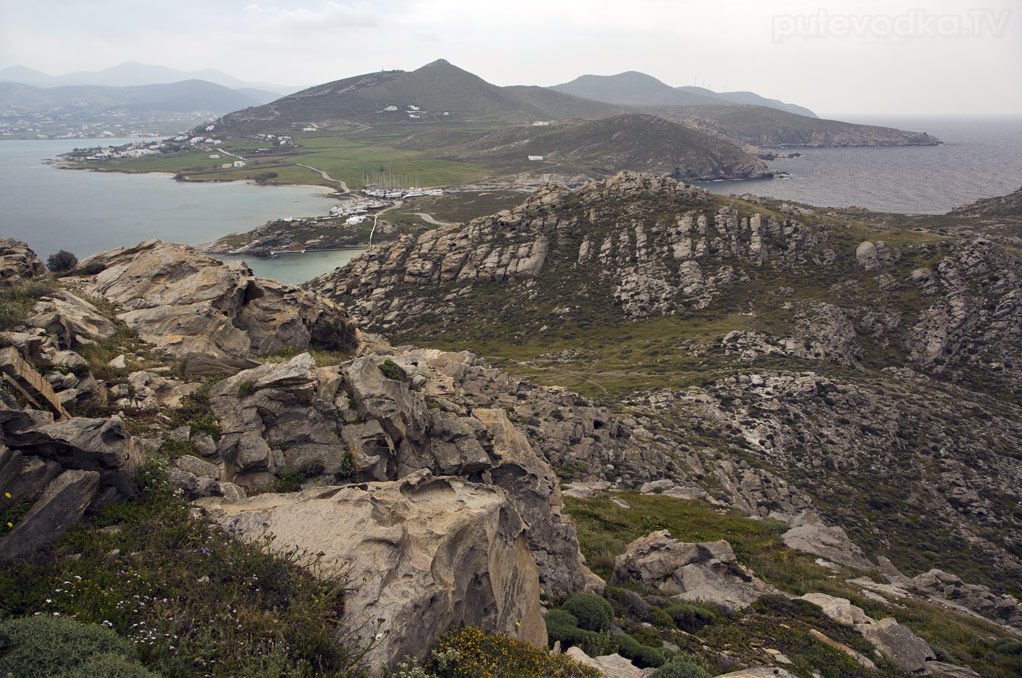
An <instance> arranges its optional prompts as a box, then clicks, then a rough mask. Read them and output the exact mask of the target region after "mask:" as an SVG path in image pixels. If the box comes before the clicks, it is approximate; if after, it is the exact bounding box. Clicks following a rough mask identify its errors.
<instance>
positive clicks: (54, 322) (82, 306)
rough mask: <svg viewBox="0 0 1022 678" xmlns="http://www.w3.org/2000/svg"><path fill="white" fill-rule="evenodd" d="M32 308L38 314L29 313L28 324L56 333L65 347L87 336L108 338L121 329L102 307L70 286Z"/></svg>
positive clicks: (50, 333)
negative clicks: (100, 308)
mask: <svg viewBox="0 0 1022 678" xmlns="http://www.w3.org/2000/svg"><path fill="white" fill-rule="evenodd" d="M32 310H33V311H34V312H35V315H33V316H31V317H29V318H28V319H27V320H26V321H25V324H27V325H28V326H30V327H38V328H40V329H42V330H43V331H45V332H46V333H47V334H49V335H51V336H53V337H55V338H56V340H57V343H58V344H59V345H60V346H61V347H62V348H65V349H68V348H71V347H72V346H74V345H76V344H79V343H81V341H82V340H83V339H81V338H83V337H84V338H85V339H90V340H91V339H104V338H107V337H112V336H113V335H114V334H116V333H117V325H115V324H114V323H113V322H111V321H110V320H108V319H107V318H106V317H105V316H104V315H103V314H102V313H100V312H99V309H98V308H96V307H95V306H93V305H92V304H90V303H89V302H87V301H85V300H84V299H82V298H81V297H78V296H76V295H74V294H72V293H71V292H68V291H67V290H60V291H59V292H57V293H56V294H54V295H53V296H52V297H46V298H44V299H43V300H41V301H40V302H39V303H38V304H36V305H35V306H34V307H33V309H32Z"/></svg>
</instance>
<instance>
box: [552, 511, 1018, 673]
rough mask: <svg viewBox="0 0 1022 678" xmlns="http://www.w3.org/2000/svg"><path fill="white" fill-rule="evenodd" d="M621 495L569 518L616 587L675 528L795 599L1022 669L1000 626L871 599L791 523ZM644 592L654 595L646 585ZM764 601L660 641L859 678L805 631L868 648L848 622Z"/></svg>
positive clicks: (949, 653)
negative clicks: (654, 541) (895, 623)
mask: <svg viewBox="0 0 1022 678" xmlns="http://www.w3.org/2000/svg"><path fill="white" fill-rule="evenodd" d="M614 495H615V496H617V497H618V498H620V499H623V500H624V501H625V502H626V503H627V504H628V505H629V506H630V508H628V509H625V508H623V507H621V506H619V505H618V504H615V503H614V502H612V501H611V499H610V497H608V496H604V497H597V498H593V499H574V498H570V497H569V498H567V499H566V507H567V512H568V514H569V515H571V517H572V520H573V521H574V522H575V524H576V525H577V527H578V537H579V544H580V546H581V548H582V553H583V555H585V556H586V559H587V560H588V561H589V563H590V565H591V566H592V567H593V569H594V571H595V572H596V573H597V574H599V575H600V576H601V577H604V578H605V579H607V580H608V581H609V577H610V575H611V573H612V571H613V558H614V557H615V556H617V555H619V554H621V553H623V552H624V550H625V547H626V546H627V545H628V543H629V542H631V541H632V540H634V539H636V538H638V537H641V536H644V535H646V534H648V533H649V532H652V531H654V530H662V529H667V530H670V532H671V535H672V536H673V537H674V538H675V539H678V540H680V541H687V542H696V541H716V540H721V539H723V540H726V541H728V542H729V543H730V544H731V545H732V548H733V549H734V551H735V555H736V556H737V557H738V560H739V562H741V563H742V564H743V565H746V566H748V567H750V568H752V570H753V571H754V572H755V573H756V574H757V576H759V577H760V578H762V579H763V580H764V581H766V582H767V583H769V584H772V585H774V586H776V587H777V588H779V589H780V590H781V591H784V592H785V593H788V594H792V595H796V596H798V595H802V594H805V593H810V592H819V593H827V594H829V595H833V596H838V597H843V598H848V599H850V600H851V601H852V603H853V604H855V605H858V606H859V607H861V608H863V609H864V610H865V611H866V612H867V613H868V614H870V615H871V616H873V617H874V618H876V619H880V618H883V617H887V616H893V617H895V618H896V619H898V620H899V621H901V622H902V623H905V624H907V625H908V626H909V627H910V628H912V630H914V631H915V632H916V633H917V634H919V635H920V636H921V637H923V638H924V639H925V640H927V641H928V642H930V643H932V644H933V645H935V646H937V647H939V648H940V649H941V651H942V652H943V653H944V657H945V658H946V659H948V660H952V661H954V662H958V663H964V664H968V665H970V666H972V667H973V668H975V669H976V670H978V671H980V673H981V674H982V675H984V676H991V677H993V676H1003V677H1004V678H1007V677H1008V676H1014V675H1017V672H1018V671H1022V658H1019V657H1010V656H1007V655H1004V654H1000V653H998V652H994V651H992V649H991V646H992V645H993V643H994V642H995V641H996V640H997V639H998V638H1001V637H1003V633H1002V632H1001V631H999V630H998V629H997V628H996V627H994V626H992V625H991V624H988V623H986V622H984V621H981V620H978V619H975V618H973V617H968V616H964V615H959V614H953V613H949V612H947V611H945V610H943V609H941V608H938V607H936V606H935V605H932V604H930V603H926V602H923V601H919V600H912V601H899V600H898V599H891V600H890V601H889V603H888V604H882V603H879V602H877V601H876V600H872V599H869V598H866V597H864V596H863V595H862V593H861V591H860V590H859V589H858V587H856V586H854V585H852V584H848V583H846V581H845V580H846V579H847V578H850V577H855V576H860V575H861V574H862V573H858V572H855V571H852V570H848V569H841V570H840V571H837V572H835V571H832V570H828V569H825V568H823V567H820V566H819V565H817V564H816V563H815V562H814V560H815V559H814V558H813V557H812V556H809V555H807V554H804V553H799V552H796V551H793V550H791V549H789V548H787V547H785V546H784V545H783V543H782V542H781V540H780V535H781V534H782V533H783V531H784V529H786V526H784V525H783V524H781V523H776V522H774V521H769V520H766V521H760V520H751V519H749V518H745V517H742V516H740V515H738V514H735V513H721V512H719V511H717V510H715V509H713V508H712V507H711V506H709V505H708V504H705V503H703V502H700V501H683V500H678V499H673V498H670V497H661V496H657V495H641V494H639V493H637V492H621V493H614ZM638 590H639V592H640V593H648V592H644V591H642V590H641V588H640V589H638ZM761 603H762V604H760V605H758V606H754V607H753V608H750V610H749V611H747V612H746V613H745V614H740V615H731V616H721V617H718V622H717V623H714V624H711V625H709V626H707V627H705V628H703V629H701V630H700V631H698V632H696V633H695V634H694V635H693V634H687V633H682V632H677V631H674V630H671V629H670V628H667V629H660V630H659V637H660V638H661V639H662V640H671V641H672V642H674V643H675V644H677V645H678V646H680V647H681V649H682V650H683V651H687V652H691V653H694V654H697V655H702V656H703V657H704V658H705V659H706V660H708V661H710V662H712V661H713V659H714V657H715V656H716V655H717V653H719V652H721V651H724V650H726V651H728V652H729V653H731V654H732V655H733V656H737V657H741V658H743V659H744V660H745V661H749V662H757V661H758V662H762V661H763V660H764V655H762V649H761V648H762V647H764V646H765V647H771V648H776V649H779V650H780V651H782V652H784V653H785V654H787V655H788V656H789V658H790V659H792V660H793V661H795V666H794V667H793V669H792V670H794V672H795V673H796V674H797V675H800V676H807V677H808V676H809V675H810V670H811V669H824V668H825V669H826V670H827V673H825V675H837V676H849V675H856V672H857V671H859V670H861V668H860V667H857V666H856V665H854V664H845V663H844V662H843V661H841V660H840V656H839V655H829V654H828V653H826V651H825V650H824V649H823V648H822V647H820V646H818V645H817V643H816V642H815V641H813V640H811V639H808V638H807V637H806V635H805V633H806V631H807V630H808V628H817V629H821V630H823V631H824V632H825V633H828V635H831V636H832V637H836V638H837V639H839V640H841V641H842V642H846V643H847V644H849V645H852V646H853V647H857V646H858V647H860V649H865V648H862V641H861V638H859V639H858V640H856V639H855V634H845V632H843V631H842V630H841V628H840V625H838V626H837V627H834V626H833V625H826V623H825V621H826V620H825V619H824V618H822V615H819V614H818V613H817V612H813V609H814V608H813V607H812V606H809V607H805V606H797V605H791V604H783V603H781V602H780V601H774V600H766V599H765V600H764V601H761ZM782 624H787V625H788V627H789V632H784V631H782V630H781V628H782V626H781V625H782ZM845 628H846V629H847V627H845ZM837 633H841V634H842V635H837ZM866 652H867V653H868V650H866ZM887 671H888V673H887V674H886V675H900V674H898V673H897V672H896V671H892V670H891V669H890V668H888V669H887ZM862 675H867V674H862Z"/></svg>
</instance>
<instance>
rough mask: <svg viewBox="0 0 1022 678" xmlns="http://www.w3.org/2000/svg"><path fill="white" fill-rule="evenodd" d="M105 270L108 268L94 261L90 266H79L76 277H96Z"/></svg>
mask: <svg viewBox="0 0 1022 678" xmlns="http://www.w3.org/2000/svg"><path fill="white" fill-rule="evenodd" d="M105 269H106V266H104V265H103V264H101V263H99V262H98V261H93V262H90V263H88V264H85V265H84V266H79V267H78V269H77V270H76V271H75V275H96V274H97V273H100V272H102V271H103V270H105Z"/></svg>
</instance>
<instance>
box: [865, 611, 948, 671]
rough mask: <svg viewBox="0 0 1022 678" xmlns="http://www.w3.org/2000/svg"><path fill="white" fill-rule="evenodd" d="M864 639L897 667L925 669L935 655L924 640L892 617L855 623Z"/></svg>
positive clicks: (912, 669)
mask: <svg viewBox="0 0 1022 678" xmlns="http://www.w3.org/2000/svg"><path fill="white" fill-rule="evenodd" d="M855 628H856V629H857V630H858V631H859V633H861V634H862V635H863V636H864V637H865V638H866V640H868V641H869V642H871V643H873V645H874V646H876V648H877V649H878V650H879V651H880V653H881V654H883V655H884V656H885V657H887V658H888V659H890V660H891V661H892V662H894V663H895V664H897V665H898V667H899V668H901V669H903V670H905V671H910V672H919V671H925V670H926V662H927V661H929V660H932V659H936V658H937V655H936V653H935V652H934V651H933V648H932V647H930V646H929V645H928V644H927V643H926V641H924V640H923V639H922V638H920V637H919V636H917V635H916V634H914V633H912V631H911V630H910V629H909V628H908V627H907V626H903V625H902V624H899V623H898V621H897V620H896V619H894V618H893V617H887V618H885V619H881V620H880V621H878V622H874V623H872V624H857V625H856V627H855Z"/></svg>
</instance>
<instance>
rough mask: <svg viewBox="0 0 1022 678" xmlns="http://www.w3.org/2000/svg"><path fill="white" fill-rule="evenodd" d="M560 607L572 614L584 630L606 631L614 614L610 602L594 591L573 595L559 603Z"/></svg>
mask: <svg viewBox="0 0 1022 678" xmlns="http://www.w3.org/2000/svg"><path fill="white" fill-rule="evenodd" d="M561 609H562V610H564V611H566V612H570V613H571V614H572V615H574V617H575V619H577V620H578V627H579V628H580V629H584V630H586V631H606V630H607V629H609V628H610V620H611V618H612V617H613V616H614V608H612V607H611V606H610V603H608V602H607V601H606V599H604V598H603V597H601V596H598V595H596V594H594V593H580V594H577V595H574V596H572V597H571V598H568V600H567V601H565V603H564V605H561Z"/></svg>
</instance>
